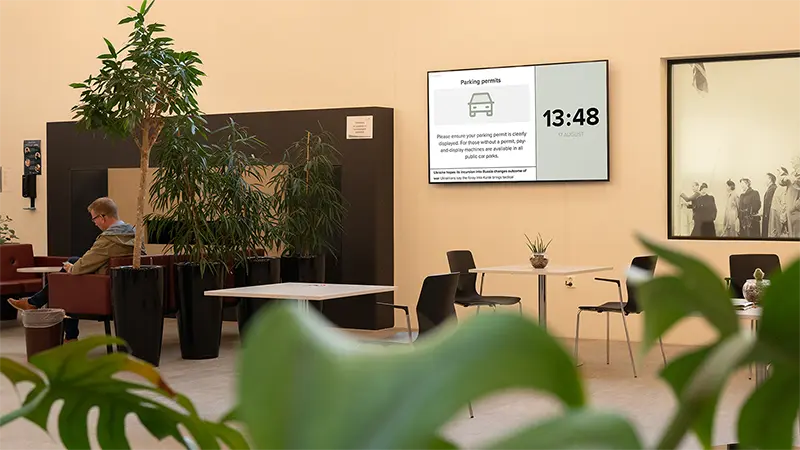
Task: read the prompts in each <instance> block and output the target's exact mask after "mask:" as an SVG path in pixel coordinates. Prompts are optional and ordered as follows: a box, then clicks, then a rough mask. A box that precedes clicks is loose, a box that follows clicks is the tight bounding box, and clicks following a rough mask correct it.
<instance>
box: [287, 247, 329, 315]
mask: <svg viewBox="0 0 800 450" xmlns="http://www.w3.org/2000/svg"><path fill="white" fill-rule="evenodd" d="M281 281H283V282H284V283H324V282H325V256H324V255H319V256H313V257H301V256H288V257H287V256H284V257H283V258H281ZM322 303H323V302H309V305H310V306H311V307H312V308H314V309H316V310H317V311H322Z"/></svg>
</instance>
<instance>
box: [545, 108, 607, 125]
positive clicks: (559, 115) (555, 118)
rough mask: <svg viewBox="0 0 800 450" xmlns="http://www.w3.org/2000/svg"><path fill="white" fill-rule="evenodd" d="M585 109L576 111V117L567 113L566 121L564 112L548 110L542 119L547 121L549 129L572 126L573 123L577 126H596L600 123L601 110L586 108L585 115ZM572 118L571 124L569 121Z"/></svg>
mask: <svg viewBox="0 0 800 450" xmlns="http://www.w3.org/2000/svg"><path fill="white" fill-rule="evenodd" d="M583 111H584V109H583V108H578V109H577V110H575V115H574V116H573V115H572V114H569V113H567V114H566V117H567V120H566V121H565V120H564V111H563V110H561V109H558V108H556V109H548V110H547V111H545V112H544V114H542V117H544V118H545V119H547V126H548V127H560V126H562V125H566V126H570V125H572V124H573V123H574V124H576V125H581V126H583V125H589V126H595V125H597V124H599V123H600V117H598V114H600V110H598V109H597V108H595V107H591V108H586V113H585V114H584V112H583ZM570 118H572V121H571V122H570V121H569V119H570Z"/></svg>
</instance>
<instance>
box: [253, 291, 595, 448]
mask: <svg viewBox="0 0 800 450" xmlns="http://www.w3.org/2000/svg"><path fill="white" fill-rule="evenodd" d="M263 313H264V311H262V314H260V315H259V316H258V317H256V318H255V319H254V322H253V323H252V325H251V328H250V329H249V330H248V334H247V337H246V340H245V342H244V348H243V351H242V358H241V362H240V363H241V378H240V384H239V387H238V397H239V402H240V412H241V418H242V420H243V421H244V423H245V424H246V425H247V426H248V430H249V432H250V435H251V437H252V439H253V443H254V445H255V446H256V447H258V448H382V449H389V448H424V447H425V446H427V445H430V443H431V442H432V441H433V440H434V439H435V437H436V436H437V434H438V431H439V429H440V428H441V427H442V426H443V425H444V424H445V423H447V422H448V421H449V420H451V419H452V418H453V416H454V415H455V414H456V413H459V412H461V413H462V414H464V413H465V412H464V407H465V406H466V405H467V402H469V401H472V400H475V399H477V398H479V397H481V396H483V395H486V394H490V393H493V392H495V391H497V390H500V389H507V388H531V389H538V390H541V391H543V392H546V393H549V394H552V395H553V396H555V397H556V398H557V399H559V400H560V401H561V402H562V403H564V404H565V405H566V406H568V407H575V408H577V407H580V406H581V405H583V404H584V392H583V388H582V385H581V382H580V380H579V378H578V375H577V372H576V369H575V367H574V364H573V362H572V359H571V358H570V356H569V355H568V354H567V353H566V352H565V350H564V349H563V348H562V347H561V345H560V344H559V343H558V342H556V341H555V340H554V339H553V338H552V337H550V336H549V335H548V334H547V333H546V332H545V331H544V330H542V329H541V328H539V327H538V326H537V325H535V324H533V323H532V322H530V321H528V320H527V319H525V318H522V317H520V316H518V315H516V314H504V313H498V314H491V315H488V314H487V315H482V316H478V317H476V318H472V319H470V320H468V321H466V322H464V323H463V324H460V325H458V326H455V323H454V322H451V323H450V324H445V325H443V326H441V327H440V328H439V329H438V330H437V331H435V332H433V333H431V334H430V335H428V336H426V337H425V338H424V339H422V340H421V341H420V342H418V343H415V344H414V345H413V346H411V345H408V346H392V347H377V346H369V345H363V344H360V343H359V342H358V341H357V340H356V339H354V338H352V337H350V336H348V335H346V334H344V333H342V332H341V331H338V330H334V329H330V328H329V327H327V326H325V322H324V321H323V319H321V318H320V317H319V316H318V315H317V314H303V313H301V312H299V311H298V310H297V309H296V308H290V307H286V306H283V305H277V306H274V307H272V308H269V309H268V310H267V311H266V314H263ZM265 374H268V376H269V381H268V382H267V381H265V379H264V377H265ZM353 424H358V426H353Z"/></svg>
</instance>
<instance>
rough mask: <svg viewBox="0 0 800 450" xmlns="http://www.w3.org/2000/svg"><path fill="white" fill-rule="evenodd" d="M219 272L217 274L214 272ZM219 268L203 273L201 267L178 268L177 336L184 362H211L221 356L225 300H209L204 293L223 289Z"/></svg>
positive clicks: (186, 265)
mask: <svg viewBox="0 0 800 450" xmlns="http://www.w3.org/2000/svg"><path fill="white" fill-rule="evenodd" d="M215 269H217V270H215ZM220 273H221V270H219V267H217V266H212V267H206V268H205V269H204V270H202V271H201V270H200V264H197V263H192V262H184V263H177V264H175V275H176V277H175V296H176V298H177V300H178V304H179V305H180V307H179V309H178V335H179V337H180V346H181V357H182V358H183V359H211V358H216V357H218V356H219V346H220V341H221V339H222V297H207V296H206V295H205V294H204V292H205V291H212V290H216V289H222V277H221V275H220Z"/></svg>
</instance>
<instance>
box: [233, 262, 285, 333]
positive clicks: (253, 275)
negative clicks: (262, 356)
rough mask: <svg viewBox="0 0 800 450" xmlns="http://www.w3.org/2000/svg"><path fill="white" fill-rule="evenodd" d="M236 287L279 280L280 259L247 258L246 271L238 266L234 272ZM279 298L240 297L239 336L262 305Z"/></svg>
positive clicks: (238, 308)
mask: <svg viewBox="0 0 800 450" xmlns="http://www.w3.org/2000/svg"><path fill="white" fill-rule="evenodd" d="M234 279H235V284H236V287H244V286H258V285H262V284H274V283H280V282H281V260H280V259H279V258H271V257H262V256H259V257H254V258H248V259H247V271H245V269H244V267H238V268H237V269H236V271H235V272H234ZM280 301H281V300H274V299H267V298H240V299H239V304H238V306H237V314H236V317H237V320H238V322H239V336H240V337H243V336H244V333H245V329H246V326H247V323H248V322H249V321H250V319H251V318H252V317H253V316H255V314H256V313H257V312H258V311H259V310H260V309H261V308H263V307H265V306H266V305H268V304H272V303H274V302H280Z"/></svg>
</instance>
